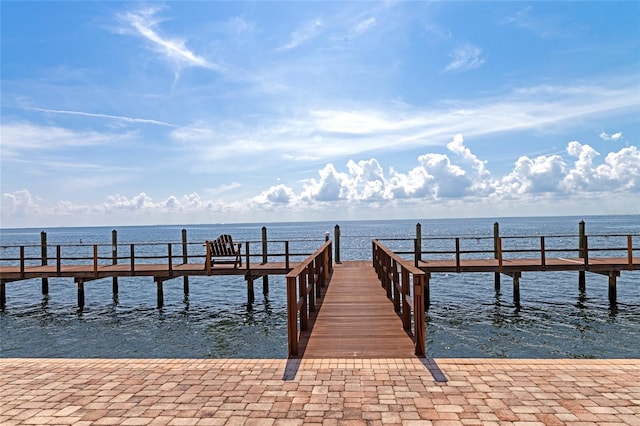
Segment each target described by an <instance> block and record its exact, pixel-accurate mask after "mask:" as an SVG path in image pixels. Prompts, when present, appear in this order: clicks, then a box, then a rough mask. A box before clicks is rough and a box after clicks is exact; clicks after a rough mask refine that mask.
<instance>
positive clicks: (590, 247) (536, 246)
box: [395, 234, 640, 270]
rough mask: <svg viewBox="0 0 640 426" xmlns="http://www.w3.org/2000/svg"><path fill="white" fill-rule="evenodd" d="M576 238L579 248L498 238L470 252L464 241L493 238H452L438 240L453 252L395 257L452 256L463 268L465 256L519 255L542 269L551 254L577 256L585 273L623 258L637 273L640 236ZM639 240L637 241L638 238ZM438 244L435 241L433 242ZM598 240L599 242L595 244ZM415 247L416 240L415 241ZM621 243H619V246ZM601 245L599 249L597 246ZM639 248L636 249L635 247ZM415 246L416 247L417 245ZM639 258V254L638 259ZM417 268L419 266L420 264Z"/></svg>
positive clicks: (538, 240) (536, 238) (539, 240)
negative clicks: (534, 260)
mask: <svg viewBox="0 0 640 426" xmlns="http://www.w3.org/2000/svg"><path fill="white" fill-rule="evenodd" d="M572 237H575V238H576V242H577V244H575V245H573V246H570V247H567V246H566V245H564V244H566V240H567V238H568V237H567V236H565V235H563V236H558V235H552V236H529V237H523V236H513V237H512V236H500V237H497V238H495V246H489V245H488V244H487V245H486V246H483V247H480V248H477V249H468V248H463V247H462V244H461V241H463V240H477V241H480V240H494V238H493V237H491V238H460V237H456V238H453V237H450V238H438V240H439V241H445V242H453V244H452V246H453V247H452V248H450V249H442V248H438V249H429V250H425V249H423V248H421V249H420V250H419V253H418V252H416V250H415V249H414V251H396V252H395V254H405V255H409V254H414V255H415V256H414V258H415V260H416V262H417V261H422V260H423V255H436V256H441V257H439V258H442V256H450V257H451V258H454V259H455V260H456V266H458V267H459V266H460V261H461V259H462V258H463V257H464V255H471V254H476V255H477V254H480V255H485V257H486V258H487V259H489V258H495V259H497V260H498V261H499V263H500V264H501V263H502V260H504V257H505V256H504V255H505V254H507V253H508V254H510V255H516V254H525V255H527V257H533V258H539V259H540V262H541V265H542V266H544V265H545V264H546V261H547V260H548V259H549V256H548V255H549V254H551V253H575V257H576V258H578V259H581V262H582V263H583V264H584V269H585V270H588V269H589V267H590V266H591V265H592V264H593V261H594V260H597V259H601V258H610V257H615V256H616V255H617V257H619V258H620V259H622V260H623V263H625V266H626V267H627V268H628V269H629V270H633V269H634V266H636V263H634V253H638V252H640V246H639V245H638V242H640V235H637V234H615V235H590V236H587V235H584V236H583V237H582V240H581V241H580V239H579V238H578V236H575V235H574V236H572ZM634 237H636V238H634ZM553 238H562V239H563V241H561V242H560V243H557V242H556V243H555V244H550V240H551V239H553ZM527 239H529V240H531V241H532V242H531V243H529V244H527V245H522V244H521V243H520V245H516V246H515V247H514V246H512V247H508V248H506V247H505V243H506V242H509V241H514V240H519V241H522V240H527ZM600 239H604V240H605V241H613V242H611V243H609V244H603V243H602V242H601V241H600ZM425 240H428V239H424V238H423V239H422V242H425ZM432 240H434V239H432ZM594 240H596V241H597V242H596V243H594ZM405 241H407V242H408V241H412V239H406V240H405ZM413 241H414V243H415V241H416V240H415V239H413ZM618 241H619V242H618ZM560 244H562V245H560ZM596 244H598V245H596ZM634 244H635V246H634ZM414 246H415V244H414ZM596 253H605V255H604V256H603V255H600V256H599V257H597V256H594V254H596ZM637 256H638V255H637V254H636V256H635V257H637ZM416 264H417V263H416Z"/></svg>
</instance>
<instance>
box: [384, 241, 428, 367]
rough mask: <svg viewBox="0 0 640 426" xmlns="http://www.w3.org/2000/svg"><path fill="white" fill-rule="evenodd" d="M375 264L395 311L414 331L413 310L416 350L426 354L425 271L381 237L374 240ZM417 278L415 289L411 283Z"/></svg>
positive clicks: (421, 354)
mask: <svg viewBox="0 0 640 426" xmlns="http://www.w3.org/2000/svg"><path fill="white" fill-rule="evenodd" d="M373 266H374V268H375V270H376V273H377V274H378V278H379V279H380V281H381V283H382V287H384V289H385V290H386V292H387V297H388V298H389V299H391V300H392V301H393V305H394V309H395V311H396V312H397V313H398V314H399V315H400V318H402V326H403V328H404V329H405V331H407V332H409V333H410V332H411V323H412V313H413V339H414V343H415V354H416V355H417V356H419V357H424V356H425V355H426V348H425V345H426V344H425V316H424V315H425V303H424V301H425V299H428V295H427V297H425V290H427V291H428V289H425V286H424V282H425V281H424V277H425V273H424V272H423V271H421V270H420V269H418V268H417V267H415V266H414V265H413V264H412V263H411V261H407V260H404V259H402V258H400V257H399V256H398V255H397V254H395V253H394V252H392V251H391V250H389V249H388V248H387V247H385V246H384V245H383V244H382V243H380V242H379V241H378V240H373ZM412 282H413V289H412V288H411V283H412Z"/></svg>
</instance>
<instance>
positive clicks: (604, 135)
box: [600, 131, 622, 141]
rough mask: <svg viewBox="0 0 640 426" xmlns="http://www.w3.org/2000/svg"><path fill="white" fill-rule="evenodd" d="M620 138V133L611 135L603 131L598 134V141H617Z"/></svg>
mask: <svg viewBox="0 0 640 426" xmlns="http://www.w3.org/2000/svg"><path fill="white" fill-rule="evenodd" d="M620 138H622V132H617V133H614V134H612V135H610V134H608V133H607V132H604V131H603V132H601V133H600V139H602V140H605V141H617V140H618V139H620Z"/></svg>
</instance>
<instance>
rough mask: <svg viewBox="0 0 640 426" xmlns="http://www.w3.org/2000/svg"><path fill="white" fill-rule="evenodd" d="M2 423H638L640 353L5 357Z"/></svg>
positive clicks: (0, 366) (0, 375)
mask: <svg viewBox="0 0 640 426" xmlns="http://www.w3.org/2000/svg"><path fill="white" fill-rule="evenodd" d="M445 379H446V381H444V380H445ZM0 424H2V425H14V424H24V425H30V424H48V425H51V424H60V425H62V424H76V425H85V424H86V425H90V424H121V425H217V424H221V425H222V424H225V425H235V424H238V425H274V426H276V425H307V424H322V425H378V424H380V425H382V424H385V425H388V424H403V425H430V424H433V425H466V424H485V425H491V424H495V425H510V424H512V425H561V424H569V425H571V424H573V425H576V426H577V425H587V424H591V425H596V424H597V425H601V424H610V425H613V424H629V425H639V424H640V360H503V359H436V360H420V359H417V358H407V359H303V360H290V361H287V360H255V359H251V360H249V359H235V360H228V359H226V360H225V359H216V360H201V359H194V360H185V359H171V360H131V359H129V360H113V359H79V360H76V359H0Z"/></svg>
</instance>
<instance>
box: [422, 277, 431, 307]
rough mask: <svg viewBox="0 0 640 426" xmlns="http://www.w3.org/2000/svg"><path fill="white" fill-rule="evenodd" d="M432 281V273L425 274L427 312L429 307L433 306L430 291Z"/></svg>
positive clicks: (425, 305) (425, 304)
mask: <svg viewBox="0 0 640 426" xmlns="http://www.w3.org/2000/svg"><path fill="white" fill-rule="evenodd" d="M430 279H431V274H430V273H425V274H424V307H425V310H426V309H429V306H431V293H430V290H429V281H430Z"/></svg>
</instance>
